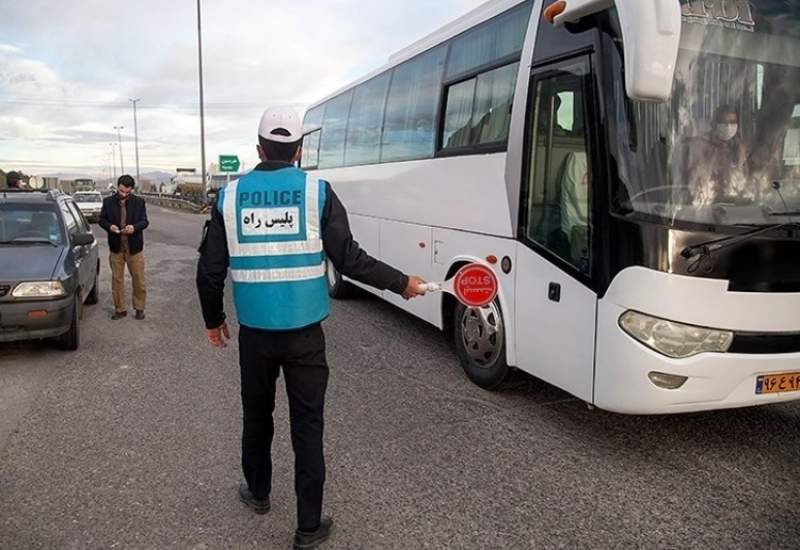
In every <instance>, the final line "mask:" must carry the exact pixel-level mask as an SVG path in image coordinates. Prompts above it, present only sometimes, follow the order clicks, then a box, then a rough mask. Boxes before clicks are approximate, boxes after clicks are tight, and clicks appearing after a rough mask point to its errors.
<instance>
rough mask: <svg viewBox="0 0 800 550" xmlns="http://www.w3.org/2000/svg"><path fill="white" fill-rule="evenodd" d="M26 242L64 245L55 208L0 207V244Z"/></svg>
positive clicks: (33, 206) (36, 206)
mask: <svg viewBox="0 0 800 550" xmlns="http://www.w3.org/2000/svg"><path fill="white" fill-rule="evenodd" d="M26 242H27V243H34V242H50V243H53V244H63V243H64V234H63V231H62V229H61V224H60V223H59V218H58V213H57V212H56V210H55V207H50V206H45V205H18V204H14V205H0V244H6V245H7V244H19V243H26Z"/></svg>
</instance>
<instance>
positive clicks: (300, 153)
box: [292, 147, 303, 164]
mask: <svg viewBox="0 0 800 550" xmlns="http://www.w3.org/2000/svg"><path fill="white" fill-rule="evenodd" d="M301 158H303V148H302V147H298V148H297V151H295V152H294V157H292V164H295V163H296V162H298V161H299V160H300V159H301Z"/></svg>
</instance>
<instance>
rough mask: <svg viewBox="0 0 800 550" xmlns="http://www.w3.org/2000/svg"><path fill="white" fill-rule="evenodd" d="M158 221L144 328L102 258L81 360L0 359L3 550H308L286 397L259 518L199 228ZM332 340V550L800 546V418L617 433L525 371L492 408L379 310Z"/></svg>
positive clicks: (46, 356) (360, 313) (635, 425)
mask: <svg viewBox="0 0 800 550" xmlns="http://www.w3.org/2000/svg"><path fill="white" fill-rule="evenodd" d="M150 217H151V227H150V229H149V230H148V232H147V249H146V254H147V274H148V290H149V295H148V308H147V314H148V317H147V320H146V321H144V322H137V321H135V320H133V319H132V318H131V317H130V316H129V317H128V318H127V319H125V320H122V321H117V322H112V321H110V320H109V316H110V313H111V310H112V307H111V302H110V288H109V285H110V282H109V269H108V268H107V265H106V263H107V262H106V260H105V254H106V252H105V246H104V248H103V252H102V254H103V258H104V260H103V269H102V293H101V301H100V304H99V305H97V306H93V307H90V308H88V309H87V312H86V318H85V320H84V324H83V341H82V345H81V348H80V350H79V351H77V352H75V353H64V352H61V351H58V350H56V349H54V348H52V347H51V346H49V345H46V344H41V343H26V344H13V345H3V347H1V348H0V549H4V550H6V549H7V550H12V549H13V550H16V549H26V548H55V549H84V548H91V549H94V548H115V549H116V548H131V549H140V548H142V549H144V548H147V549H150V548H153V549H163V548H187V549H195V550H200V549H212V548H213V549H216V548H220V549H228V548H236V549H238V548H260V549H271V548H288V547H290V543H291V536H292V532H293V530H294V525H295V524H294V521H295V517H294V510H295V503H294V495H293V481H292V460H293V459H292V455H291V446H290V440H289V427H288V417H287V403H286V397H285V394H284V393H282V392H279V399H278V406H277V409H276V418H277V428H276V429H277V434H276V439H275V443H274V446H273V453H274V460H275V468H276V471H275V482H274V493H273V495H272V503H273V509H272V511H271V512H270V513H269V514H268V515H266V516H255V515H253V514H252V513H250V512H249V511H248V510H247V509H246V508H244V506H243V505H241V504H240V503H239V502H238V500H237V496H236V491H237V485H238V482H239V479H240V471H239V433H240V416H241V408H240V402H239V373H238V366H237V353H236V346H235V345H233V346H232V347H231V348H229V349H228V350H226V351H216V350H212V349H210V348H209V347H207V346H206V345H205V341H204V335H203V325H202V322H201V319H200V312H199V305H198V303H197V299H196V297H195V290H194V266H195V262H196V252H195V247H196V245H197V241H198V239H199V232H200V227H201V225H202V218H201V217H199V216H193V215H191V214H185V213H174V212H169V211H166V210H162V209H160V208H157V207H151V208H150ZM229 312H230V313H232V309H231V308H230V307H229ZM325 329H326V332H327V341H328V357H329V362H330V364H331V381H330V389H329V392H328V401H327V417H326V422H327V423H326V450H327V459H328V483H327V485H326V509H327V511H328V512H330V513H332V514H333V515H334V517H335V519H336V532H335V535H334V537H333V539H332V540H331V542H330V543H329V544H328V546H327V548H331V549H335V548H338V549H361V548H363V549H383V548H386V549H395V548H397V549H419V548H465V549H481V550H482V549H489V548H603V549H605V548H643V549H644V548H646V549H652V548H704V549H706V548H725V549H728V548H787V549H788V548H792V549H796V548H798V547H800V403H794V404H787V405H779V406H771V407H767V408H754V409H744V410H735V411H722V412H712V413H703V414H693V415H682V416H672V417H664V416H662V417H630V416H619V415H615V414H611V413H606V412H602V411H597V410H595V411H590V410H588V408H587V407H586V405H585V404H583V403H581V402H579V401H577V400H574V399H571V398H570V396H569V395H567V394H565V393H563V392H561V391H559V390H557V389H555V388H553V387H551V386H549V385H547V384H544V383H542V382H540V381H537V380H534V379H532V378H529V377H525V376H521V375H520V376H517V377H516V380H515V381H514V382H513V383H511V384H510V385H509V386H508V387H507V388H505V389H504V390H503V391H500V392H498V393H487V392H484V391H482V390H480V389H478V388H476V387H474V386H472V385H471V384H470V383H469V382H468V381H467V380H466V379H465V377H464V375H463V373H462V372H461V371H460V369H459V367H458V365H457V362H456V360H455V359H454V355H453V353H452V352H451V350H450V348H449V346H448V344H447V343H446V342H445V341H444V339H443V338H442V337H441V336H440V334H439V333H438V332H437V331H436V330H435V329H433V328H432V327H429V326H428V325H426V324H424V323H422V322H419V321H416V320H414V319H413V318H411V317H409V316H408V315H406V314H404V313H402V312H400V311H399V310H397V309H395V308H393V307H391V306H389V305H386V304H384V303H383V302H381V301H379V300H377V299H374V298H372V297H369V296H366V295H362V296H360V297H357V298H355V299H353V300H349V301H346V302H337V303H335V305H334V307H333V313H332V315H331V318H330V319H329V320H328V321H327V322H326V323H325Z"/></svg>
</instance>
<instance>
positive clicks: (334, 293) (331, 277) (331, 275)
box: [325, 258, 353, 300]
mask: <svg viewBox="0 0 800 550" xmlns="http://www.w3.org/2000/svg"><path fill="white" fill-rule="evenodd" d="M325 280H326V281H327V283H328V295H329V296H330V297H331V298H334V299H336V300H341V299H343V298H349V297H350V295H351V294H352V291H353V287H352V285H351V284H350V283H348V282H347V281H345V280H344V278H343V277H342V274H341V273H339V271H338V270H337V269H336V267H334V265H333V262H331V261H330V259H328V258H326V259H325Z"/></svg>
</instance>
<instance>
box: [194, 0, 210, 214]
mask: <svg viewBox="0 0 800 550" xmlns="http://www.w3.org/2000/svg"><path fill="white" fill-rule="evenodd" d="M197 59H198V68H199V70H200V159H201V161H202V163H203V169H202V174H203V200H204V201H205V200H206V197H208V181H207V180H206V121H205V116H204V113H203V30H202V25H201V20H200V0H197Z"/></svg>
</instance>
